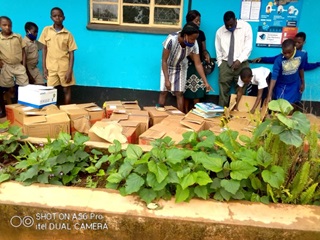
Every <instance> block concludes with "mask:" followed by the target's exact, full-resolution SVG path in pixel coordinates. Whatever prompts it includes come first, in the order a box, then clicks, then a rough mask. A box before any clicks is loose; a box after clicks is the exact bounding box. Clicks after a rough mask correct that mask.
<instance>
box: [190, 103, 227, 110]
mask: <svg viewBox="0 0 320 240" xmlns="http://www.w3.org/2000/svg"><path fill="white" fill-rule="evenodd" d="M195 107H196V108H197V109H200V110H202V111H204V112H205V113H223V111H224V108H223V107H221V106H219V105H216V104H214V103H210V102H200V103H196V104H195Z"/></svg>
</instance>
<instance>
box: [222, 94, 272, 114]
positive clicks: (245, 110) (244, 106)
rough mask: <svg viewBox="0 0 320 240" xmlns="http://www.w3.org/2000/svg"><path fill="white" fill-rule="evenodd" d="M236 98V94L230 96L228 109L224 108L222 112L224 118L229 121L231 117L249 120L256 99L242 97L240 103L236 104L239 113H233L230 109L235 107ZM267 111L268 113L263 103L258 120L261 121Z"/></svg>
mask: <svg viewBox="0 0 320 240" xmlns="http://www.w3.org/2000/svg"><path fill="white" fill-rule="evenodd" d="M236 98H237V95H236V94H231V96H230V103H229V107H228V108H226V109H225V111H224V115H225V117H226V118H227V119H231V118H233V117H240V118H248V119H250V115H251V113H250V110H251V108H252V106H253V105H254V103H255V102H256V99H257V97H253V96H246V95H242V97H241V99H240V102H239V104H238V110H239V111H233V110H232V109H233V108H234V107H235V105H236ZM259 104H260V103H259ZM257 110H259V109H258V108H257V109H256V111H257ZM267 111H268V107H267V104H266V103H264V104H263V105H262V107H261V108H260V111H259V112H260V120H263V119H264V118H265V116H266V114H267Z"/></svg>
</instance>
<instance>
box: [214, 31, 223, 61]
mask: <svg viewBox="0 0 320 240" xmlns="http://www.w3.org/2000/svg"><path fill="white" fill-rule="evenodd" d="M214 45H215V49H216V55H217V65H218V67H219V66H220V65H221V63H222V47H221V38H220V33H219V30H218V31H217V33H216V38H215V42H214Z"/></svg>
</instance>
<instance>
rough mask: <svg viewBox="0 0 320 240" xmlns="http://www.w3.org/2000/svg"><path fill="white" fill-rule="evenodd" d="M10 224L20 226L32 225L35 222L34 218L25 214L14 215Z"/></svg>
mask: <svg viewBox="0 0 320 240" xmlns="http://www.w3.org/2000/svg"><path fill="white" fill-rule="evenodd" d="M10 224H11V226H12V227H15V228H18V227H20V226H21V225H22V226H24V227H27V228H29V227H32V226H33V224H34V219H33V217H31V216H24V217H20V216H13V217H12V218H11V219H10Z"/></svg>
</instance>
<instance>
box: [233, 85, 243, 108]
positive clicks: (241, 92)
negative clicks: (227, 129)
mask: <svg viewBox="0 0 320 240" xmlns="http://www.w3.org/2000/svg"><path fill="white" fill-rule="evenodd" d="M242 95H243V87H240V86H238V90H237V97H236V105H235V106H234V108H233V110H235V111H238V110H239V109H238V106H239V102H240V100H241V98H242Z"/></svg>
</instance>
